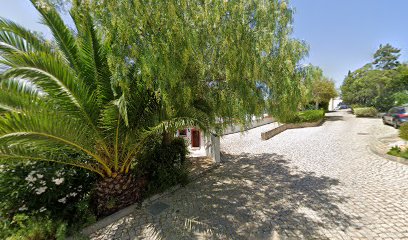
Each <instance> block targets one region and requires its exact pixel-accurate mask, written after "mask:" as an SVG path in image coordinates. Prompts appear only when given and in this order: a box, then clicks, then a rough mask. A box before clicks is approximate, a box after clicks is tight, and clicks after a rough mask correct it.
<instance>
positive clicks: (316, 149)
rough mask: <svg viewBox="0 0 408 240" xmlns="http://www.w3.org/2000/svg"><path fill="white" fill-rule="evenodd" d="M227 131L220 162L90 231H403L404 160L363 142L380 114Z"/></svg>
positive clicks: (407, 223) (378, 235)
mask: <svg viewBox="0 0 408 240" xmlns="http://www.w3.org/2000/svg"><path fill="white" fill-rule="evenodd" d="M267 127H268V126H263V127H261V128H256V129H253V130H250V131H248V132H247V133H245V134H239V133H238V134H231V135H227V136H225V137H224V138H223V140H222V142H221V144H222V150H223V151H224V154H223V156H222V158H223V164H222V165H221V166H219V167H217V168H216V169H214V170H212V171H211V172H209V173H207V174H206V175H205V176H204V177H202V178H199V179H197V180H195V181H194V182H192V183H190V184H189V185H187V186H186V187H185V188H181V189H180V190H178V191H176V192H174V193H173V194H171V195H168V196H166V197H164V198H161V199H159V200H158V201H157V202H155V203H152V205H151V206H146V207H144V208H141V209H137V210H135V211H134V212H133V213H132V214H130V215H129V216H127V217H124V218H122V219H121V220H119V221H117V222H115V223H113V224H111V225H109V226H108V227H106V228H104V229H101V230H99V231H98V232H96V233H94V234H92V235H91V239H408V165H403V164H400V163H397V162H392V161H388V160H386V159H384V158H382V157H379V156H377V155H375V154H373V153H372V152H371V151H370V150H369V145H370V142H371V141H372V140H373V139H374V138H377V137H381V136H385V135H395V134H396V133H397V132H396V130H394V129H392V128H391V127H389V126H383V125H382V123H381V120H380V119H365V118H363V119H357V118H355V117H354V116H352V115H350V114H348V113H346V112H337V113H331V114H329V119H328V120H327V121H326V122H325V123H324V124H323V125H322V126H319V127H314V128H305V129H292V130H287V131H285V132H283V133H281V134H279V135H277V136H275V137H274V138H272V139H270V140H267V141H261V140H260V132H261V131H262V130H265V129H266V128H267Z"/></svg>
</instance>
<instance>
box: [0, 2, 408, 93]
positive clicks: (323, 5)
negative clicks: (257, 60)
mask: <svg viewBox="0 0 408 240" xmlns="http://www.w3.org/2000/svg"><path fill="white" fill-rule="evenodd" d="M0 1H1V7H0V16H1V17H5V18H8V19H11V20H13V21H16V22H18V23H20V24H22V25H24V26H26V27H27V28H29V29H32V30H36V31H40V32H44V33H45V34H46V35H48V36H49V31H48V30H47V29H46V28H45V27H44V26H42V25H41V24H39V23H38V22H39V16H38V14H37V13H36V12H35V9H34V8H33V7H32V6H31V3H30V2H29V1H28V0H0ZM289 2H290V5H291V6H292V7H294V8H295V9H296V12H295V16H294V25H293V26H294V33H293V36H294V37H296V38H299V39H302V40H305V41H306V42H307V43H308V44H309V46H310V52H309V56H308V57H307V58H306V59H305V60H304V63H312V64H314V65H317V66H320V67H321V68H322V69H323V71H324V73H325V75H327V76H328V77H331V78H333V79H334V80H335V81H336V83H337V85H340V84H341V82H342V81H343V79H344V76H345V75H346V74H347V72H348V70H352V71H353V70H355V69H357V68H359V67H361V66H363V65H364V64H365V63H368V62H370V61H372V55H373V53H374V52H375V50H376V49H377V48H378V46H379V45H380V44H381V43H384V44H385V43H390V44H391V45H393V46H395V47H398V48H401V49H402V56H401V59H400V60H401V61H408V31H407V27H406V24H408V14H407V10H408V0H290V1H289Z"/></svg>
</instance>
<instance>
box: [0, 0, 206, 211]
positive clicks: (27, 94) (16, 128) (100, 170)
mask: <svg viewBox="0 0 408 240" xmlns="http://www.w3.org/2000/svg"><path fill="white" fill-rule="evenodd" d="M32 3H33V5H34V6H35V7H36V9H37V10H38V11H39V13H40V14H41V16H42V20H43V23H44V24H45V25H46V26H48V27H49V28H50V30H51V32H52V35H53V38H54V41H52V42H50V41H46V40H44V39H43V38H41V37H40V36H38V35H37V34H34V33H32V32H30V31H28V30H27V29H25V28H23V27H22V26H20V25H18V24H16V23H13V22H11V21H8V20H5V19H0V54H1V55H0V71H1V73H0V110H1V111H0V160H2V161H5V160H22V161H49V162H57V163H61V164H67V165H72V166H76V167H80V168H84V169H87V170H89V171H91V172H94V173H96V174H98V175H99V176H100V181H99V182H98V183H97V186H96V192H97V194H96V196H97V209H98V213H99V214H101V215H104V214H107V213H110V212H113V211H115V210H116V209H118V208H122V207H124V206H126V205H129V204H131V203H133V202H134V201H135V200H137V198H138V197H139V190H138V187H140V186H137V185H138V184H137V182H136V181H135V180H134V179H133V178H132V176H131V174H129V170H130V168H131V165H132V163H135V161H137V159H136V155H137V153H138V152H139V150H140V149H141V147H143V144H145V142H146V139H149V136H151V135H154V134H163V135H164V136H167V135H169V133H172V132H173V131H174V130H175V129H178V128H180V127H182V126H186V125H197V124H200V121H198V120H197V119H196V118H193V117H189V116H186V115H183V116H181V115H180V114H178V115H172V116H171V117H169V115H166V116H165V117H163V114H162V112H163V105H164V103H163V101H162V99H161V97H160V91H159V90H157V89H151V88H147V87H146V86H145V84H144V82H143V79H141V78H140V77H138V74H137V71H138V70H137V67H136V66H132V61H129V66H130V67H129V69H130V70H129V72H127V73H125V74H123V76H121V77H120V78H119V79H120V80H114V81H113V80H112V79H118V77H117V76H115V77H114V76H113V75H114V73H113V72H114V71H112V70H111V69H110V67H109V61H108V54H110V53H109V50H110V48H109V45H108V44H106V43H104V42H103V41H102V37H103V36H101V33H100V32H98V31H97V30H96V28H95V23H94V21H93V19H92V17H91V16H90V14H89V13H88V11H87V10H86V8H84V9H82V10H81V11H79V10H78V9H77V11H75V12H71V16H72V18H73V20H74V23H75V29H74V30H71V29H70V28H68V27H67V26H66V25H65V24H64V22H63V20H62V18H61V17H60V15H59V14H58V12H57V11H56V10H55V8H53V7H52V6H49V5H47V4H44V3H41V2H39V1H36V0H32ZM115 57H121V56H115ZM200 125H201V124H200ZM201 127H204V126H203V125H201ZM170 135H171V134H170ZM72 152H75V153H77V154H81V156H82V157H81V158H72V157H70V156H72V154H68V153H72ZM112 201H113V203H114V204H112ZM111 205H114V206H115V207H112V206H111Z"/></svg>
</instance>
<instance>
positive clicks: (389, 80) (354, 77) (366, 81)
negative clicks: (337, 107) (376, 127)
mask: <svg viewBox="0 0 408 240" xmlns="http://www.w3.org/2000/svg"><path fill="white" fill-rule="evenodd" d="M407 90H408V66H407V65H406V64H399V65H398V66H397V67H395V68H393V69H388V67H386V68H381V69H377V68H374V67H373V65H372V64H370V63H368V64H366V65H365V66H363V67H362V68H360V69H357V70H356V71H354V72H349V74H348V75H347V76H346V78H345V79H344V81H343V84H342V86H341V91H342V98H343V101H345V102H347V103H349V104H358V105H362V106H373V107H375V108H377V109H378V110H380V111H386V110H388V109H389V108H390V107H392V106H394V105H400V104H405V103H407V99H408V98H407V96H408V95H407Z"/></svg>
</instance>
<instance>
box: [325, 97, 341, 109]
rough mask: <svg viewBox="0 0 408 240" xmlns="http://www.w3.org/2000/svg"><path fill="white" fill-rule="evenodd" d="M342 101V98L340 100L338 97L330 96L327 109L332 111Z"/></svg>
mask: <svg viewBox="0 0 408 240" xmlns="http://www.w3.org/2000/svg"><path fill="white" fill-rule="evenodd" d="M342 102H343V100H341V98H340V97H336V98H332V99H330V101H329V107H328V109H327V110H329V111H333V110H334V109H335V108H336V107H337V106H339V104H341V103H342Z"/></svg>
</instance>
